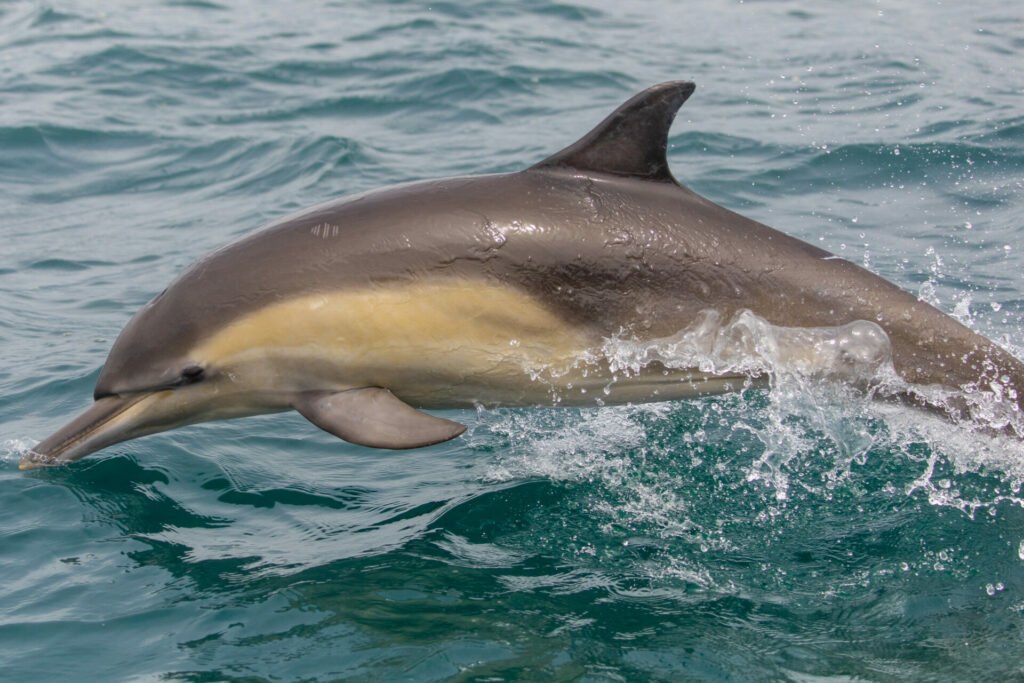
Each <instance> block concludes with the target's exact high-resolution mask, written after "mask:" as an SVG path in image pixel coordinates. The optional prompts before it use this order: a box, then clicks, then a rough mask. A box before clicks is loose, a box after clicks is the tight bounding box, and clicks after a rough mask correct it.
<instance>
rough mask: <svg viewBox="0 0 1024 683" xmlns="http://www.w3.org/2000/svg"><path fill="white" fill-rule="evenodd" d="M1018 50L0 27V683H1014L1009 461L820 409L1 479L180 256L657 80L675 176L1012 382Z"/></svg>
mask: <svg viewBox="0 0 1024 683" xmlns="http://www.w3.org/2000/svg"><path fill="white" fill-rule="evenodd" d="M1022 51H1024V15H1022V14H1021V12H1020V10H1019V8H1018V7H1017V4H1016V3H1012V2H1008V1H1005V0H1001V1H998V2H996V1H992V2H975V3H939V2H911V3H895V2H892V3H890V2H870V3H842V2H824V3H814V4H810V3H796V2H786V1H782V0H780V1H763V2H746V3H738V2H711V1H709V0H700V1H698V2H687V3H661V2H651V3H645V4H643V5H639V6H635V7H634V6H631V5H629V4H628V3H614V2H601V1H595V2H588V3H575V4H573V3H543V2H521V3H511V2H486V3H484V2H478V3H472V2H471V3H455V2H440V3H425V2H392V3H370V2H350V3H337V4H333V3H308V4H307V3H265V2H263V3H261V2H252V3H250V2H238V3H234V4H232V3H216V2H205V1H201V0H197V1H192V2H164V3H150V4H146V5H144V6H142V7H140V6H139V5H138V3H125V2H109V3H87V2H71V1H68V2H52V3H47V4H41V3H29V2H7V3H4V4H0V216H2V218H0V231H2V233H0V234H2V236H3V238H4V239H2V240H0V344H2V349H3V354H2V359H0V420H2V425H3V429H2V432H0V568H2V577H3V583H2V585H3V588H2V589H0V679H4V680H83V678H86V679H90V678H91V679H97V680H151V679H167V680H185V681H213V680H247V681H262V680H286V681H292V680H296V681H297V680H304V681H310V680H318V681H326V680H416V681H436V680H457V681H499V680H584V681H621V680H758V679H770V680H794V681H807V680H850V679H856V680H871V681H876V680H877V681H890V680H906V679H918V680H965V679H969V680H995V679H1005V678H1013V677H1020V676H1021V675H1022V674H1024V645H1022V642H1021V634H1022V628H1024V507H1022V506H1024V493H1022V491H1021V485H1022V483H1024V448H1021V446H1020V445H1019V444H1015V443H1010V442H1007V441H1003V440H999V439H993V438H988V437H982V436H974V435H971V434H969V433H967V432H966V431H965V430H962V429H957V428H955V427H952V426H950V425H946V424H943V423H938V422H935V421H932V420H931V418H928V417H926V416H924V415H921V414H918V413H915V412H911V411H903V410H900V409H898V408H893V407H887V406H878V405H872V404H869V403H867V402H865V400H864V399H863V398H861V397H858V396H856V395H854V394H850V393H847V392H845V391H843V390H842V388H840V387H834V386H828V385H815V384H811V383H806V382H802V381H785V380H782V379H780V380H779V381H778V382H777V386H776V387H775V390H774V391H772V392H750V393H748V394H747V395H745V396H743V397H738V396H729V397H722V398H717V399H710V400H704V401H693V402H677V403H665V404H654V405H646V406H639V407H633V408H606V409H591V410H584V409H580V410H570V409H559V410H551V409H543V408H537V409H531V410H497V411H483V412H477V413H474V412H458V413H453V414H451V417H453V418H454V419H458V420H460V421H462V422H464V423H466V424H468V425H469V426H470V428H469V431H468V432H467V434H466V436H464V437H462V438H460V439H457V440H455V441H452V442H449V443H446V444H443V445H440V446H436V447H433V448H430V449H425V450H419V451H411V452H405V453H398V454H395V453H382V452H379V451H372V450H369V449H363V448H359V447H355V446H351V445H348V444H345V443H343V442H340V441H338V440H336V439H334V438H333V437H330V436H329V435H327V434H324V433H323V432H320V431H319V430H316V429H315V428H313V427H312V426H310V425H309V424H308V423H307V422H306V421H305V420H303V419H302V418H300V417H298V416H297V415H295V414H283V415H272V416H266V417H260V418H248V419H244V420H237V421H232V422H220V423H211V424H206V425H200V426H195V427H189V428H185V429H181V430H177V431H173V432H168V433H164V434H160V435H156V436H152V437H148V438H145V439H142V440H138V441H133V442H128V443H124V444H120V445H117V446H114V447H111V448H109V449H107V450H105V451H103V452H101V453H98V454H96V455H94V456H91V457H89V458H87V459H86V460H83V461H81V462H79V463H77V464H74V465H71V466H67V467H60V468H55V469H48V470H39V471H32V472H20V471H19V470H18V468H17V462H18V459H19V458H20V457H21V455H22V454H23V453H24V452H25V451H26V449H27V448H28V447H30V446H31V445H32V444H34V443H35V442H36V441H38V440H39V439H41V438H43V437H45V436H47V435H48V434H49V433H50V432H52V431H53V430H54V429H56V428H57V427H59V426H60V425H62V424H63V423H64V422H65V421H66V420H68V419H69V418H70V417H72V416H73V415H74V414H77V412H79V411H80V410H81V409H83V408H84V407H86V406H87V405H88V403H89V402H90V399H91V393H92V385H93V384H94V382H95V380H96V377H97V375H98V371H99V368H100V367H101V366H102V364H103V361H104V359H105V357H106V353H107V351H108V350H109V347H110V345H111V343H112V342H113V339H114V338H115V337H116V335H117V334H118V332H119V331H120V329H121V327H122V326H123V325H124V324H125V322H126V321H127V320H128V318H129V317H130V316H131V315H132V314H133V313H134V312H135V311H136V310H137V309H138V308H139V307H140V306H141V305H142V304H143V303H145V302H146V301H147V300H148V299H149V298H151V297H152V296H154V295H155V294H156V293H158V292H159V291H160V290H161V289H162V288H163V287H164V286H165V285H166V284H167V283H168V282H170V280H171V279H172V278H173V277H174V276H175V274H177V273H178V272H179V271H180V270H181V269H182V268H184V267H185V266H187V265H188V264H189V263H191V262H192V261H194V260H195V259H197V258H198V257H200V256H201V255H202V254H204V253H206V252H207V251H209V250H210V249H213V248H215V247H217V246H219V245H221V244H223V243H225V242H226V241H228V240H229V239H231V238H233V237H235V236H238V235H241V234H243V233H245V232H247V231H249V230H252V229H254V228H256V227H257V226H259V225H261V224H262V223H264V222H267V221H269V220H271V219H273V218H276V217H278V216H281V215H283V214H285V213H288V212H291V211H293V210H295V209H298V208H301V207H305V206H309V205H312V204H315V203H318V202H321V201H324V200H326V199H329V198H333V197H336V196H341V195H343V194H348V193H352V192H356V191H360V190H365V189H369V188H373V187H377V186H380V185H385V184H388V183H394V182H399V181H405V180H412V179H420V178H428V177H437V176H444V175H453V174H470V173H486V172H495V171H510V170H515V169H518V168H522V167H524V166H526V165H528V164H532V163H534V162H536V161H538V160H539V159H541V158H543V157H544V156H546V155H547V154H549V153H551V152H553V151H555V150H557V149H560V148H561V147H563V146H564V145H566V144H568V143H569V142H572V141H573V140H575V139H576V138H577V137H579V136H580V135H582V134H583V133H584V132H586V131H587V130H589V128H590V127H591V126H592V125H593V124H595V123H596V122H597V121H598V120H600V119H601V118H602V117H603V116H604V115H605V114H607V113H608V112H609V111H611V109H613V108H614V107H615V106H617V105H618V104H619V103H620V102H622V101H623V100H625V99H626V98H627V97H629V96H630V95H632V94H633V93H634V92H636V91H639V90H640V89H642V88H644V87H646V86H648V85H651V84H653V83H656V82H659V81H663V80H670V79H679V78H686V79H692V80H694V81H696V82H697V84H698V90H697V93H696V94H695V95H694V97H693V98H691V100H690V101H689V102H688V103H687V104H686V105H685V106H684V108H683V110H682V111H681V113H680V116H679V119H678V120H677V122H676V124H675V126H674V127H673V131H672V137H671V140H670V142H671V149H670V163H671V165H672V167H673V170H674V172H675V174H676V176H677V177H678V178H679V179H680V180H681V181H682V182H684V183H686V184H687V185H689V186H690V187H692V188H693V189H695V190H697V191H698V192H701V193H702V194H705V195H706V196H708V197H710V198H711V199H713V200H715V201H717V202H719V203H721V204H724V205H726V206H728V207H730V208H733V209H735V210H738V211H741V212H742V213H745V214H747V215H749V216H751V217H753V218H756V219H759V220H761V221H763V222H766V223H768V224H771V225H774V226H776V227H778V228H780V229H783V230H785V231H787V232H789V233H791V234H794V235H796V236H799V237H801V238H802V239H804V240H807V241H810V242H812V243H815V244H819V245H821V246H823V247H825V248H827V249H830V250H832V251H835V252H836V253H840V254H842V255H843V256H844V257H846V258H849V259H851V260H853V261H856V262H858V263H862V264H865V265H867V266H869V267H870V268H872V269H873V270H875V272H877V273H879V274H881V275H882V276H884V277H886V278H888V279H891V280H893V281H895V282H897V283H899V284H900V285H902V286H904V287H905V288H907V289H909V290H911V291H913V292H915V293H918V294H919V295H920V296H921V297H922V298H924V299H926V300H928V301H931V302H933V303H935V304H936V305H938V306H939V307H940V308H942V309H944V310H946V311H947V312H950V313H952V314H955V315H956V316H957V317H959V318H960V319H961V320H963V321H964V322H966V323H967V324H969V325H970V326H972V327H973V328H974V329H976V330H978V331H980V332H982V333H983V334H985V335H987V336H989V337H990V338H993V339H995V340H997V341H1000V342H1001V343H1003V344H1004V345H1006V346H1007V347H1008V348H1009V349H1011V350H1012V351H1014V352H1015V353H1016V354H1017V355H1018V356H1022V355H1024V344H1022V342H1021V334H1020V333H1021V316H1022V314H1024V280H1022V278H1021V273H1022V272H1024V244H1022V241H1021V239H1020V236H1021V234H1022V231H1024V219H1022V216H1024V181H1022V178H1024V114H1022V112H1024V70H1022V68H1021V59H1020V55H1021V53H1022Z"/></svg>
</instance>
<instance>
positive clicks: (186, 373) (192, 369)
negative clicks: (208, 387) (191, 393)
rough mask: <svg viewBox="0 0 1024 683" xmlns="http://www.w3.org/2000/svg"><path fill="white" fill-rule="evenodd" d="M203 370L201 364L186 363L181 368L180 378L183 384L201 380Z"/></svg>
mask: <svg viewBox="0 0 1024 683" xmlns="http://www.w3.org/2000/svg"><path fill="white" fill-rule="evenodd" d="M204 372H205V371H204V370H203V368H202V366H199V365H186V366H185V367H184V368H182V370H181V379H182V381H183V382H184V383H185V384H192V383H193V382H198V381H199V380H201V379H202V378H203V373H204Z"/></svg>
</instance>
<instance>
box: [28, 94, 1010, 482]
mask: <svg viewBox="0 0 1024 683" xmlns="http://www.w3.org/2000/svg"><path fill="white" fill-rule="evenodd" d="M693 90H694V85H693V84H692V83H689V82H681V81H680V82H670V83H663V84H661V85H657V86H654V87H652V88H650V89H648V90H645V91H644V92H642V93H640V94H638V95H636V96H635V97H633V98H632V99H630V100H629V101H628V102H626V103H625V104H623V105H622V106H621V107H619V108H618V109H617V110H616V111H615V112H614V113H612V114H611V116H609V117H608V118H607V119H605V120H604V121H603V122H601V123H600V124H599V125H598V126H597V127H596V128H595V129H594V130H592V131H591V132H590V133H588V134H587V135H586V136H584V137H583V138H582V139H581V140H579V141H578V142H576V143H575V144H573V145H571V146H569V147H567V148H566V149H564V150H562V151H561V152H558V153H557V154H555V155H553V156H551V157H549V158H548V159H545V160H544V161H542V162H540V163H538V164H536V165H535V166H533V167H531V168H529V169H526V170H524V171H520V172H517V173H509V174H501V175H487V176H475V177H461V178H448V179H441V180H427V181H422V182H416V183H409V184H404V185H398V186H394V187H389V188H384V189H381V190H376V191H372V192H367V193H364V194H360V195H355V196H351V197H346V198H343V199H340V200H337V201H334V202H331V203H329V204H324V205H322V206H318V207H315V208H313V209H310V210H307V211H305V212H302V213H300V214H297V215H294V216H290V217H287V218H285V219H282V220H280V221H277V222H276V223H274V224H272V225H270V226H268V227H266V228H265V229H263V230H260V231H258V232H255V233H253V234H251V235H249V236H248V237H245V238H243V239H240V240H238V241H236V242H234V243H232V244H229V245H227V246H225V247H223V248H221V249H220V250H218V251H215V252H213V253H212V254H210V255H208V256H206V257H205V258H203V259H202V260H201V261H199V262H198V263H196V264H195V265H193V266H192V267H190V268H189V269H188V270H186V271H185V272H184V273H182V274H181V276H179V277H178V279H177V280H176V281H175V282H174V283H172V284H171V286H170V287H168V288H167V289H166V290H165V291H164V292H162V293H161V294H159V295H158V296H157V297H156V298H155V299H153V300H152V301H150V302H149V303H148V304H146V305H145V306H144V307H143V308H142V310H140V311H139V312H138V313H137V314H136V315H135V317H134V318H132V320H131V321H130V322H129V323H128V325H127V326H126V327H125V329H124V331H123V332H122V333H121V335H120V336H119V337H118V339H117V341H116V342H115V343H114V346H113V349H112V350H111V352H110V356H109V357H108V359H107V362H106V364H105V365H104V367H103V370H102V372H101V373H100V376H99V380H98V381H97V383H96V390H95V395H94V398H95V403H94V404H93V406H92V407H90V408H89V409H88V410H86V411H85V412H84V413H83V414H82V415H80V416H79V417H78V418H76V419H75V420H73V421H72V422H70V423H69V424H67V425H66V426H64V427H63V428H62V429H60V430H58V431H57V432H56V433H55V434H53V435H52V436H50V437H49V438H47V439H46V440H44V441H43V442H41V443H40V444H38V445H37V446H36V447H35V448H34V449H33V450H32V451H31V452H30V453H29V454H28V455H26V456H25V458H24V459H23V460H22V463H21V467H22V468H26V469H28V468H33V467H38V466H42V465H50V464H57V463H65V462H70V461H74V460H77V459H79V458H82V457H83V456H85V455H87V454H89V453H92V452H94V451H96V450H99V449H101V448H104V447H106V446H109V445H111V444H114V443H117V442H119V441H124V440H126V439H132V438H135V437H138V436H142V435H145V434H150V433H153V432H159V431H163V430H167V429H171V428H174V427H178V426H181V425H185V424H190V423H194V422H201V421H207V420H217V419H223V418H230V417H238V416H243V415H254V414H260V413H269V412H275V411H283V410H289V409H294V410H297V411H298V412H299V413H301V414H302V415H304V416H305V417H306V418H307V419H309V420H310V421H311V422H313V423H314V424H315V425H317V426H318V427H321V428H322V429H324V430H326V431H328V432H331V433H333V434H335V435H337V436H339V437H340V438H342V439H345V440H347V441H351V442H353V443H357V444H362V445H366V446H375V447H382V448H415V447H418V446H425V445H430V444H434V443H438V442H441V441H446V440H448V439H451V438H454V437H456V436H458V435H459V434H461V433H462V431H463V430H464V429H465V427H463V426H462V425H460V424H458V423H455V422H452V421H449V420H445V419H442V418H440V417H436V416H432V415H429V414H427V413H424V412H421V411H420V409H443V408H465V407H472V406H476V405H484V406H492V405H528V404H545V403H547V404H550V403H553V402H554V403H562V404H577V405H579V404H590V405H592V404H594V403H595V401H596V402H600V403H616V402H617V403H624V402H632V401H657V400H664V399H670V398H679V397H691V396H700V395H705V394H714V393H719V392H723V391H729V390H738V389H742V388H743V387H744V386H749V385H750V381H751V379H752V378H751V377H750V376H749V373H744V372H742V371H738V370H737V371H730V370H725V371H721V372H719V371H716V370H712V371H708V370H707V368H705V369H704V370H703V371H702V370H700V369H698V368H697V367H693V368H679V367H675V366H671V367H670V366H669V365H666V364H663V363H659V362H650V363H647V364H645V365H644V366H643V367H640V368H636V369H634V371H631V372H618V371H616V368H615V367H613V364H612V363H610V362H609V361H608V359H606V358H600V357H599V354H598V355H597V356H595V354H594V353H593V350H594V349H600V348H601V346H602V343H604V342H606V341H607V340H608V339H609V338H612V337H615V336H619V337H622V336H628V337H630V338H633V339H636V340H639V341H641V342H643V341H645V340H647V341H650V340H655V339H659V338H666V337H670V336H671V335H674V334H677V333H679V332H680V331H681V330H686V329H689V328H691V327H692V326H693V325H695V324H697V323H698V322H701V321H705V322H706V321H708V320H729V319H733V318H734V317H735V316H737V315H742V314H743V313H744V312H745V311H751V312H753V313H754V314H756V315H757V316H758V317H759V318H760V319H763V320H765V321H767V322H768V323H770V324H772V325H776V326H782V327H786V328H839V327H840V326H844V325H846V326H849V325H851V324H854V323H855V322H856V321H871V322H870V323H866V322H864V323H858V324H857V325H854V327H851V328H849V329H852V330H853V332H852V334H854V335H867V336H869V337H870V336H872V335H874V336H875V337H877V338H881V339H883V340H884V339H885V338H886V337H887V338H888V343H890V344H891V363H892V368H894V369H895V372H896V374H897V375H898V377H899V378H901V381H903V382H905V383H906V385H907V386H912V385H938V386H942V387H946V388H949V389H952V390H957V389H959V388H961V387H964V386H968V387H974V388H979V389H980V392H981V393H982V394H984V395H986V396H988V397H989V398H991V399H992V400H996V401H1002V402H1004V403H1005V404H1006V405H1007V406H1009V410H1010V412H1011V413H1014V414H1016V413H1019V405H1018V400H1019V399H1018V397H1019V396H1022V395H1024V372H1022V370H1024V368H1022V365H1021V363H1020V361H1018V360H1017V359H1016V358H1014V357H1012V356H1011V355H1009V354H1008V353H1006V352H1005V351H1003V350H1002V349H1000V348H999V347H998V346H996V345H994V344H992V343H991V342H989V341H987V340H986V339H984V338H982V337H980V336H979V335H977V334H975V333H974V332H972V331H970V330H969V329H967V328H966V327H964V326H963V325H960V324H959V323H958V322H956V321H954V320H953V319H951V318H950V317H949V316H947V315H945V314H943V313H941V312H940V311H938V310H936V309H935V308H933V307H931V306H929V305H928V304H926V303H924V302H922V301H920V300H918V299H917V298H916V297H914V296H912V295H910V294H908V293H907V292H904V291H903V290H901V289H899V288H898V287H896V286H895V285H893V284H890V283H889V282H886V281H885V280H882V279H881V278H879V277H877V276H875V275H873V274H872V273H870V272H868V271H867V270H865V269H863V268H860V267H858V266H856V265H854V264H852V263H850V262H848V261H845V260H842V259H839V258H837V257H835V256H833V255H832V254H829V253H828V252H826V251H823V250H821V249H818V248H817V247H814V246H811V245H809V244H806V243H804V242H801V241H799V240H797V239H794V238H792V237H789V236H787V235H785V234H783V233H780V232H777V231H776V230H773V229H771V228H769V227H767V226H765V225H762V224H760V223H757V222H755V221H752V220H749V219H747V218H744V217H742V216H740V215H737V214H735V213H733V212H731V211H729V210H727V209H725V208H722V207H721V206H718V205H717V204H714V203H712V202H710V201H708V200H707V199H704V198H703V197H701V196H699V195H697V194H695V193H694V192H692V191H691V190H689V189H687V188H685V187H683V186H682V185H680V184H679V183H677V182H676V180H675V179H674V178H673V177H672V174H671V173H670V172H669V168H668V163H667V160H666V156H665V152H666V146H667V140H668V131H669V127H670V126H671V123H672V120H673V118H674V116H675V113H676V111H677V110H678V109H679V107H680V106H681V105H682V104H683V102H684V101H686V99H687V98H688V97H689V96H690V95H691V94H692V93H693ZM709 316H710V317H709ZM701 324H703V323H701ZM844 329H846V328H844ZM882 331H884V333H885V334H884V335H883V334H881V332H882ZM941 407H942V408H944V409H946V410H947V411H955V410H959V409H960V408H958V407H957V406H956V405H955V403H949V404H944V405H943V406H941Z"/></svg>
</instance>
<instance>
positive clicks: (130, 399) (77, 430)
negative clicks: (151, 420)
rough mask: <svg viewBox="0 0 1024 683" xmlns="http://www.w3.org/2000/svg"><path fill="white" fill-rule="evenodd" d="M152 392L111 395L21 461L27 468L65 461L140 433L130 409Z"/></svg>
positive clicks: (20, 464) (23, 467) (24, 468)
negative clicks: (130, 414) (135, 430)
mask: <svg viewBox="0 0 1024 683" xmlns="http://www.w3.org/2000/svg"><path fill="white" fill-rule="evenodd" d="M148 396H152V394H133V395H130V396H107V397H104V398H101V399H99V400H98V401H96V402H95V403H93V404H92V406H90V407H89V409H88V410H86V411H85V412H84V413H82V414H81V415H79V416H78V417H76V418H75V419H74V420H72V421H71V422H69V423H67V424H66V425H64V426H63V427H61V428H60V429H58V430H57V431H56V432H54V433H53V434H51V435H50V436H49V437H48V438H46V439H44V440H43V441H41V442H40V443H38V444H37V445H36V446H35V447H34V448H33V449H32V450H30V451H29V452H28V453H26V454H25V456H24V457H23V458H22V459H21V462H20V463H19V464H18V467H19V468H20V469H23V470H33V469H36V468H38V467H49V466H52V465H63V464H66V463H69V462H74V461H75V460H79V459H81V458H84V457H85V456H87V455H89V454H90V453H93V452H95V451H98V450H99V449H101V448H105V447H106V446H109V445H111V444H115V443H117V442H119V441H124V440H126V439H130V438H133V437H135V436H138V434H134V433H132V427H134V426H135V424H134V423H135V420H132V419H130V416H129V415H127V414H126V413H129V412H133V411H130V410H129V409H130V408H132V407H133V406H135V405H136V404H138V403H139V402H140V401H141V400H143V399H144V398H146V397H148Z"/></svg>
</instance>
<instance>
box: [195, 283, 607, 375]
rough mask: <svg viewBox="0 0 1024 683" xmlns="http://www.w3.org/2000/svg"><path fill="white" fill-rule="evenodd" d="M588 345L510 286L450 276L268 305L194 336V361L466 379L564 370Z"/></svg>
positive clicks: (585, 338)
mask: <svg viewBox="0 0 1024 683" xmlns="http://www.w3.org/2000/svg"><path fill="white" fill-rule="evenodd" d="M593 341H594V339H592V338H590V337H589V336H588V335H586V334H584V333H583V332H581V331H579V330H578V329H575V328H573V327H572V326H570V325H566V324H565V323H564V322H563V321H562V320H561V318H559V316H557V315H556V314H555V313H553V312H552V311H551V310H549V309H547V308H546V307H544V306H543V305H541V304H540V303H539V302H538V301H537V300H536V299H534V298H533V297H531V296H529V295H528V294H526V293H524V292H522V291H520V290H518V289H515V288H513V287H505V286H501V285H496V284H489V283H485V282H481V281H464V280H452V281H449V282H435V283H429V284H425V283H419V284H414V285H401V286H385V287H378V288H365V289H353V290H342V291H336V292H324V293H318V294H309V295H304V296H300V297H297V298H294V299H289V300H287V301H283V302H280V303H276V304H272V305H270V306H267V307H265V308H261V309H258V310H255V311H253V312H252V313H250V314H248V315H246V316H244V317H242V318H240V319H238V320H235V321H233V322H231V323H230V324H229V325H227V326H226V327H225V328H224V329H222V330H220V331H218V332H216V333H215V334H213V335H212V336H210V337H208V338H207V339H206V340H204V341H202V342H201V343H200V345H199V346H198V347H197V348H196V349H195V350H194V356H193V357H194V358H195V360H197V361H200V362H207V363H213V364H216V365H219V366H222V367H231V366H233V365H240V364H245V363H248V362H251V361H257V362H258V361H261V360H269V359H271V358H274V359H280V360H283V361H287V360H289V359H293V360H303V359H305V360H308V361H314V362H319V363H327V364H330V365H331V366H334V367H336V368H338V369H342V368H344V369H345V370H347V371H348V372H353V371H354V372H355V373H356V374H358V373H359V371H360V370H362V369H365V370H367V371H368V372H371V373H373V372H377V371H379V369H381V368H386V372H387V374H389V375H391V374H392V373H395V372H398V373H400V372H401V371H402V370H403V369H415V370H416V371H418V372H420V373H424V372H427V373H430V372H440V373H443V374H449V375H450V374H453V373H454V374H455V375H460V376H468V375H473V374H479V373H494V372H497V373H504V372H510V371H514V372H518V373H522V372H524V371H526V372H530V371H540V370H543V369H545V368H551V367H556V368H564V367H567V366H568V365H570V364H571V363H572V362H573V361H574V360H575V359H576V358H577V357H578V355H579V354H580V353H581V352H583V351H584V350H585V349H586V348H587V347H588V345H589V344H590V343H593ZM353 379H355V377H353Z"/></svg>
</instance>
